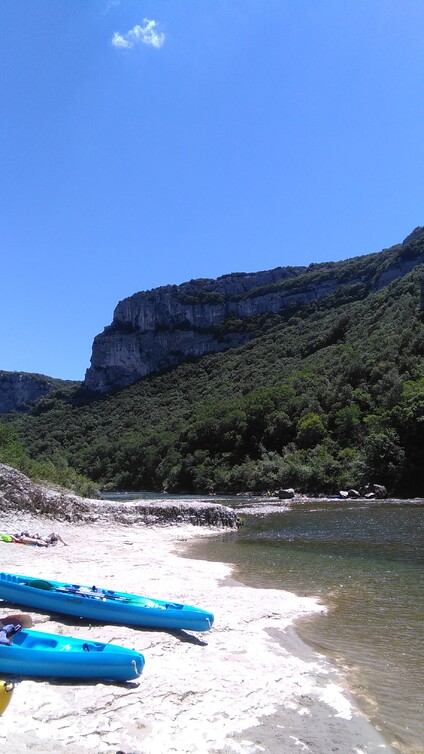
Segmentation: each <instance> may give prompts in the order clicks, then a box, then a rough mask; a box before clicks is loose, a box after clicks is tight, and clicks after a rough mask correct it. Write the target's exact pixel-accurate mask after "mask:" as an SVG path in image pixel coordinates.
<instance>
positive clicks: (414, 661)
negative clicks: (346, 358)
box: [108, 493, 424, 754]
mask: <svg viewBox="0 0 424 754" xmlns="http://www.w3.org/2000/svg"><path fill="white" fill-rule="evenodd" d="M108 497H109V496H108ZM110 497H112V496H110ZM128 497H130V498H134V497H143V498H156V499H158V498H161V499H169V498H170V496H165V495H152V494H150V493H138V494H136V493H134V494H131V495H130V496H128ZM128 497H127V499H128ZM115 499H117V498H115ZM118 499H125V496H124V498H123V497H121V496H118ZM179 499H180V500H181V499H190V500H196V499H199V498H195V497H191V496H190V498H187V497H180V498H179ZM203 499H204V498H203ZM214 502H220V503H223V504H225V505H230V506H231V507H233V508H236V509H237V511H238V513H239V515H240V517H242V518H243V520H244V526H243V527H242V528H240V529H239V530H238V531H231V532H223V533H222V534H219V535H217V536H214V537H211V538H201V539H200V540H195V541H193V542H192V543H191V544H189V546H188V550H187V553H186V555H187V557H192V558H196V559H202V560H210V561H218V562H224V563H230V564H232V565H233V567H234V571H233V573H234V578H235V579H237V580H238V581H240V582H242V583H244V584H246V585H247V586H252V587H258V588H273V589H274V588H276V589H284V590H287V591H290V592H294V593H296V594H299V595H306V596H315V597H318V598H319V599H320V601H321V602H322V603H323V604H325V605H326V606H327V607H328V611H327V613H326V614H321V613H320V614H319V615H313V616H312V617H310V618H307V619H304V620H302V621H301V622H299V623H298V624H297V626H296V629H297V632H298V634H299V635H300V636H301V638H302V639H303V640H304V641H305V642H306V643H308V644H309V645H311V646H312V647H313V648H314V649H316V650H318V651H319V652H321V653H322V654H325V655H327V656H328V657H329V658H331V659H332V660H333V661H334V662H335V663H336V664H337V665H339V666H340V667H342V668H343V670H344V672H345V674H346V677H347V679H348V681H349V684H350V688H351V690H352V692H353V694H354V696H355V697H356V699H357V701H358V703H359V705H360V706H361V707H362V709H363V710H364V712H365V713H366V714H367V716H368V717H369V718H370V719H371V721H372V723H373V724H374V725H375V726H376V727H377V728H378V729H379V730H381V731H382V732H383V734H384V735H385V736H386V737H387V740H388V741H389V742H390V743H391V744H392V745H394V746H395V748H397V749H398V750H399V751H400V752H402V754H424V680H423V679H424V500H421V499H420V500H409V501H401V500H384V501H364V500H357V501H353V500H349V501H343V500H339V499H337V500H328V499H315V500H293V501H281V502H277V501H275V500H270V499H267V498H264V499H260V498H251V499H248V500H247V499H246V498H240V497H236V498H214Z"/></svg>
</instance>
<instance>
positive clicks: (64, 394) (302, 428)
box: [0, 229, 424, 496]
mask: <svg viewBox="0 0 424 754" xmlns="http://www.w3.org/2000/svg"><path fill="white" fill-rule="evenodd" d="M394 249H395V251H396V253H397V254H398V255H399V254H400V255H403V257H404V258H408V254H409V256H410V257H411V254H412V253H413V252H414V253H416V252H417V249H420V250H421V251H422V250H424V231H423V229H420V231H419V232H416V233H415V234H412V236H411V238H410V240H409V242H408V243H407V244H404V245H403V246H402V245H400V246H399V247H394ZM393 254H394V251H393V250H389V251H387V252H381V253H380V255H374V256H375V257H379V259H378V260H377V259H374V260H373V264H377V262H378V264H380V269H379V270H378V273H379V274H380V275H381V273H382V270H383V271H384V265H385V264H387V258H388V255H391V256H392V257H393ZM349 263H350V269H351V279H352V280H355V283H354V284H352V285H349V281H348V280H347V281H346V287H344V288H342V289H340V288H339V289H338V290H337V291H336V292H335V293H333V294H330V295H328V296H326V297H323V298H322V299H320V300H315V301H312V302H309V303H308V304H306V305H303V306H302V305H298V306H296V305H295V306H292V307H290V309H289V310H285V311H284V312H283V313H281V314H275V313H274V314H270V315H261V316H258V317H257V318H256V319H255V321H254V323H252V321H251V320H250V322H249V327H252V324H254V327H255V337H254V338H253V339H252V340H251V341H250V342H249V343H247V344H245V345H243V346H240V347H238V348H233V349H231V350H229V351H226V352H224V353H218V354H210V355H207V356H204V357H203V358H199V359H198V360H196V361H193V362H192V363H185V364H182V365H180V366H178V367H177V368H174V369H170V370H169V371H167V372H164V373H162V374H157V375H150V376H148V377H146V378H144V379H142V380H140V381H139V382H137V383H136V384H134V385H132V386H131V387H128V388H125V389H122V390H120V391H117V392H115V393H112V394H109V395H108V396H101V397H99V396H98V395H90V394H88V393H84V392H82V391H81V389H75V388H65V389H62V390H59V391H56V392H52V393H50V394H49V395H48V396H47V397H45V398H42V399H41V400H40V401H39V402H38V403H36V404H35V405H34V407H33V408H32V409H31V411H30V412H29V413H27V414H8V415H6V416H3V419H2V421H3V423H4V426H3V428H2V433H3V445H2V441H1V436H2V435H1V434H0V460H3V461H4V462H6V463H7V462H8V458H7V453H6V457H5V450H4V448H5V447H8V448H9V451H8V452H9V462H12V461H11V460H10V455H11V454H13V453H12V451H11V448H15V449H16V447H18V446H19V448H20V449H21V450H20V452H21V457H22V458H23V457H25V458H28V457H30V458H31V459H33V460H36V461H37V463H39V464H44V466H45V468H46V467H47V466H48V465H49V464H51V465H53V466H54V467H55V468H56V469H58V468H59V469H60V468H62V469H63V470H66V469H68V471H69V469H70V468H71V469H72V470H75V471H76V473H78V474H79V475H83V476H85V477H88V478H89V479H90V480H92V481H93V482H95V483H96V484H97V485H99V486H104V485H108V486H109V487H111V488H115V489H150V490H168V491H194V492H205V491H209V490H213V491H218V492H220V491H226V492H238V491H245V490H251V491H263V490H266V489H277V488H279V487H287V486H292V487H294V488H295V489H296V490H298V491H303V492H308V493H318V492H328V493H332V492H336V491H338V490H339V489H346V488H348V487H352V486H353V487H357V486H359V485H361V484H364V483H366V482H367V481H371V482H377V483H380V484H384V485H386V486H387V487H388V488H389V491H390V492H391V493H396V494H404V495H420V496H422V495H423V494H424V493H423V490H424V470H423V469H424V450H423V449H424V324H423V321H422V316H423V312H422V307H421V278H422V275H423V265H418V266H416V267H414V268H413V269H412V270H411V271H410V272H408V273H407V274H406V275H404V276H403V277H401V278H399V279H396V280H394V281H393V282H390V281H388V283H387V285H385V286H384V287H381V288H380V290H377V291H370V290H364V288H363V286H361V282H360V281H359V282H358V281H357V280H356V277H357V275H356V272H357V270H356V269H355V260H349ZM341 264H342V263H341ZM344 264H345V265H346V263H344ZM358 264H359V260H358ZM334 269H335V273H336V271H337V264H335V265H334ZM234 326H236V324H234ZM239 326H240V327H243V326H245V323H243V322H241V323H239ZM0 429H1V427H0ZM14 433H16V434H14ZM2 447H3V451H2V450H1V448H2Z"/></svg>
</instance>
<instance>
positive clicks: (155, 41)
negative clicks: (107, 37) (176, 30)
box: [112, 18, 165, 50]
mask: <svg viewBox="0 0 424 754" xmlns="http://www.w3.org/2000/svg"><path fill="white" fill-rule="evenodd" d="M156 26H157V24H156V21H152V20H150V19H149V18H143V23H142V24H141V25H139V24H136V26H134V27H133V28H132V29H130V30H129V31H128V32H127V33H126V34H120V33H119V32H117V31H116V32H115V34H114V35H113V37H112V44H113V46H114V47H120V48H124V49H126V50H130V49H131V47H134V45H136V44H145V45H151V46H152V47H156V48H159V47H162V45H163V43H164V41H165V34H163V32H159V31H157V30H156Z"/></svg>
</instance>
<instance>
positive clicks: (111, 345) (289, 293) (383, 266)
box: [84, 228, 424, 392]
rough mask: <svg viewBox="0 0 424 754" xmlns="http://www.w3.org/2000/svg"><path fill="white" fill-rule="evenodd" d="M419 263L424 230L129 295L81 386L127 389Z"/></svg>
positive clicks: (98, 343)
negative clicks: (302, 262) (275, 320)
mask: <svg viewBox="0 0 424 754" xmlns="http://www.w3.org/2000/svg"><path fill="white" fill-rule="evenodd" d="M423 262H424V228H416V229H415V231H413V233H411V235H410V236H408V238H406V239H405V241H404V242H403V243H402V244H399V245H398V246H395V247H393V248H392V249H388V250H384V251H381V252H378V253H376V254H369V255H366V256H363V257H357V258H355V259H349V260H346V261H344V262H337V263H334V262H330V263H322V264H312V265H310V266H309V267H278V268H276V269H274V270H268V271H264V272H257V273H251V274H248V273H235V274H231V275H224V276H223V277H220V278H218V279H217V280H211V279H198V280H191V281H189V282H187V283H183V284H182V285H179V286H176V285H168V286H163V287H160V288H156V289H154V290H151V291H144V292H140V293H135V294H134V295H133V296H130V297H129V298H126V299H124V300H123V301H121V302H120V303H119V304H118V305H117V307H116V309H115V313H114V317H113V322H112V324H111V325H110V326H108V327H106V328H105V330H104V332H103V333H101V334H100V335H97V336H96V338H95V339H94V343H93V351H92V358H91V366H90V368H89V369H88V370H87V373H86V378H85V382H84V385H85V387H86V388H87V389H90V390H93V391H96V392H108V391H110V390H112V389H113V388H117V387H125V386H127V385H130V384H131V383H133V382H135V381H136V380H139V379H140V378H142V377H144V376H146V375H148V374H151V373H153V372H158V371H161V370H164V369H169V368H170V367H174V366H176V365H178V364H180V363H182V362H184V361H187V360H188V359H190V358H198V357H200V356H203V355H204V354H207V353H213V352H218V351H224V350H227V349H229V348H233V347H235V346H237V345H240V344H242V343H245V342H247V341H248V340H249V339H251V338H252V336H253V334H254V332H255V322H257V318H258V317H261V316H263V315H270V314H273V315H284V313H285V312H286V313H287V312H288V311H290V310H291V309H293V307H301V306H304V305H306V304H308V303H310V302H311V301H313V300H316V301H318V300H322V299H324V298H325V297H330V296H332V295H334V294H336V293H337V294H338V295H339V296H340V297H342V298H343V296H345V297H346V298H347V297H350V299H351V298H352V296H353V297H354V298H364V297H365V296H367V295H369V294H370V293H372V292H374V291H377V290H379V289H380V288H382V287H384V286H386V285H389V284H390V283H391V282H393V281H394V280H396V279H397V278H398V277H401V276H402V275H405V274H406V273H408V272H410V271H411V270H412V269H413V268H414V267H416V266H417V265H419V264H422V263H423Z"/></svg>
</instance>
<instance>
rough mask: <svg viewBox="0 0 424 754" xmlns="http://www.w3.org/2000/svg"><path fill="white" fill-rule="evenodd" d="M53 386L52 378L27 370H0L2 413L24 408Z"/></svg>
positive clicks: (0, 408) (0, 407)
mask: <svg viewBox="0 0 424 754" xmlns="http://www.w3.org/2000/svg"><path fill="white" fill-rule="evenodd" d="M52 388H53V383H52V380H50V379H49V378H48V377H44V376H43V375H37V374H27V373H25V372H0V413H7V412H8V411H15V410H16V409H18V410H19V409H21V408H22V409H24V406H25V404H26V403H28V402H32V401H36V400H38V398H41V397H42V396H43V395H46V394H47V393H49V392H50V390H52Z"/></svg>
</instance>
